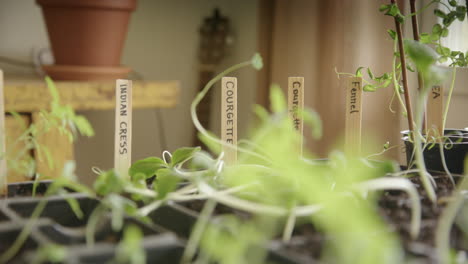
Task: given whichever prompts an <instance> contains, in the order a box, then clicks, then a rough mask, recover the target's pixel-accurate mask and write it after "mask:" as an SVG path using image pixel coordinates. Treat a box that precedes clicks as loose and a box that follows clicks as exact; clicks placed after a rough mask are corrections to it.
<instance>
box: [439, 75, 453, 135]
mask: <svg viewBox="0 0 468 264" xmlns="http://www.w3.org/2000/svg"><path fill="white" fill-rule="evenodd" d="M456 75H457V68H456V67H453V70H452V81H451V83H450V90H449V94H448V97H447V102H445V109H444V119H443V120H442V131H445V125H446V122H447V116H448V111H449V107H450V101H451V99H452V94H453V90H454V87H455V77H456ZM441 136H443V135H441Z"/></svg>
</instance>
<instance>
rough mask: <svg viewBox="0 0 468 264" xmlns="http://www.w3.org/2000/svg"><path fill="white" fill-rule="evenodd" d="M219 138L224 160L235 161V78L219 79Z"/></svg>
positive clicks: (227, 161) (232, 162)
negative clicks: (221, 143) (222, 143)
mask: <svg viewBox="0 0 468 264" xmlns="http://www.w3.org/2000/svg"><path fill="white" fill-rule="evenodd" d="M221 86H222V89H221V90H222V91H221V140H222V141H223V142H224V143H226V144H228V145H229V146H224V145H223V152H224V160H225V162H226V163H227V164H235V163H236V162H237V78H235V77H223V79H222V80H221Z"/></svg>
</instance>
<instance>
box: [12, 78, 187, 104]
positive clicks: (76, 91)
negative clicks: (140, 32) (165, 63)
mask: <svg viewBox="0 0 468 264" xmlns="http://www.w3.org/2000/svg"><path fill="white" fill-rule="evenodd" d="M55 85H56V86H57V89H58V90H59V94H60V102H61V103H62V104H69V105H71V106H72V108H73V109H75V110H106V109H114V108H115V82H113V81H109V82H107V81H104V82H103V81H90V82H80V81H55ZM179 94H180V85H179V82H178V81H133V108H170V107H174V106H175V105H176V104H177V102H178V99H179ZM50 100H51V96H50V94H49V91H48V89H47V86H46V83H45V81H44V80H42V79H38V78H31V77H24V76H11V77H9V76H8V75H7V74H6V76H5V111H16V112H34V111H38V110H41V109H47V108H48V107H49V104H50Z"/></svg>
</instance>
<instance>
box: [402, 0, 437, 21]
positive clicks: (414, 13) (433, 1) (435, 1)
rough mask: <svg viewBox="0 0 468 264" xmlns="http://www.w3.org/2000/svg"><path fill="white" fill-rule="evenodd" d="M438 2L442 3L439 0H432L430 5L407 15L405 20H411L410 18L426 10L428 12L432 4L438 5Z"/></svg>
mask: <svg viewBox="0 0 468 264" xmlns="http://www.w3.org/2000/svg"><path fill="white" fill-rule="evenodd" d="M438 2H440V1H439V0H432V1H431V2H429V3H428V4H426V5H425V6H423V7H422V8H421V9H419V10H418V11H416V12H412V13H410V14H408V15H406V16H405V18H409V17H412V16H416V15H419V14H420V13H422V12H424V10H426V9H427V8H429V7H430V6H431V5H432V4H434V3H438Z"/></svg>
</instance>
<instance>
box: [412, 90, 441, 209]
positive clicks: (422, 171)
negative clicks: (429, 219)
mask: <svg viewBox="0 0 468 264" xmlns="http://www.w3.org/2000/svg"><path fill="white" fill-rule="evenodd" d="M427 92H428V89H427V88H424V89H422V90H421V93H419V96H418V101H417V103H416V124H415V130H414V131H413V132H416V133H413V140H414V152H415V159H416V165H417V167H418V170H419V176H420V177H421V181H422V184H423V187H424V189H425V190H426V192H427V196H428V197H429V199H430V200H431V201H432V202H433V203H435V202H436V199H437V195H436V193H435V191H434V188H433V186H432V183H431V182H430V179H429V177H431V176H430V174H429V173H428V172H427V170H426V164H425V163H424V156H423V150H422V143H423V142H422V140H421V136H420V135H419V133H417V132H419V131H420V130H419V129H420V127H421V126H422V122H423V118H424V107H425V102H426V100H427V96H428V93H427Z"/></svg>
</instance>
